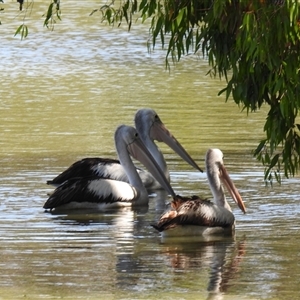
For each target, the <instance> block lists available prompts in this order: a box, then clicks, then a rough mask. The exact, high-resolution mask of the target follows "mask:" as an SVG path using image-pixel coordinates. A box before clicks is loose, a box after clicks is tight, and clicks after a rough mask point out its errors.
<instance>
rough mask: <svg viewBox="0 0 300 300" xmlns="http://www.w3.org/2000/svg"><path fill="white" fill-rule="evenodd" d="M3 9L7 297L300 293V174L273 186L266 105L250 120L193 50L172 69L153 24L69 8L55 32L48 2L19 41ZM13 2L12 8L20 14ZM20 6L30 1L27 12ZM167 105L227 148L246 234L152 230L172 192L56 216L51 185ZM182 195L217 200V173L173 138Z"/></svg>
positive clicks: (0, 290)
mask: <svg viewBox="0 0 300 300" xmlns="http://www.w3.org/2000/svg"><path fill="white" fill-rule="evenodd" d="M5 5H6V11H7V12H8V11H9V12H10V13H6V14H5V15H3V18H2V15H1V21H2V23H3V25H1V26H2V27H1V28H2V30H3V31H2V40H1V54H0V56H1V67H2V72H1V75H2V76H1V84H2V88H1V95H2V97H1V105H0V115H1V119H0V129H1V130H0V146H1V147H0V159H1V167H2V168H1V170H2V171H1V175H0V178H1V186H0V199H1V204H0V208H1V209H0V236H1V238H0V239H1V243H0V249H1V258H0V270H1V281H0V299H21V298H22V299H23V298H28V299H61V298H64V299H157V298H161V299H225V300H226V299H298V298H299V295H298V294H299V293H298V286H299V251H298V249H299V239H298V232H299V224H298V223H299V222H298V220H299V212H300V210H299V208H298V203H299V198H300V196H299V182H300V180H299V177H296V178H293V179H290V180H285V181H284V182H283V184H282V186H278V185H277V184H275V185H274V186H273V187H266V186H265V184H264V182H263V168H262V166H261V165H260V164H259V163H258V162H256V161H255V160H254V159H253V157H252V154H251V151H252V150H253V149H254V148H255V146H256V144H257V143H258V142H259V140H260V139H262V138H263V137H264V135H263V131H262V128H263V124H264V120H265V117H266V111H267V110H266V108H263V109H262V110H261V111H259V112H257V113H254V114H250V115H249V116H248V117H247V116H246V114H245V112H241V108H238V107H236V106H235V104H234V103H232V102H231V101H229V102H228V103H226V104H225V103H224V97H222V96H221V97H217V96H216V95H217V93H218V91H219V90H220V89H221V88H222V87H223V86H224V83H223V82H220V81H219V80H218V79H212V78H210V77H209V76H206V73H207V72H208V70H209V69H208V66H207V62H206V61H205V60H203V59H202V58H201V57H195V56H188V57H185V58H183V61H182V63H180V64H177V65H176V66H174V67H172V69H171V72H168V71H166V70H165V68H164V51H162V50H161V49H160V48H159V47H158V48H156V49H155V51H154V52H152V53H151V54H150V53H148V52H147V47H146V42H147V39H148V36H147V27H146V26H142V25H137V26H134V27H133V30H132V31H131V32H129V33H128V32H127V31H126V30H124V28H109V27H107V26H105V25H104V24H99V22H98V19H97V17H96V16H94V17H92V18H91V17H88V14H89V12H90V11H91V10H92V9H93V8H95V4H94V3H93V2H91V1H88V2H85V7H84V8H82V7H80V5H79V4H77V2H75V1H68V3H66V4H64V7H63V9H64V16H63V22H62V23H58V24H57V26H56V27H55V30H54V31H53V32H50V31H47V30H46V29H44V28H43V27H42V23H41V19H40V16H41V14H42V13H41V12H44V11H45V7H46V6H47V5H46V4H43V3H40V2H37V3H35V8H37V12H36V13H34V12H33V13H32V15H31V17H30V23H29V24H27V25H29V26H30V28H32V29H31V30H32V32H31V33H30V35H29V38H28V39H27V40H25V41H22V42H21V41H20V40H19V39H17V38H13V33H14V30H15V29H14V28H16V26H17V24H18V20H19V19H18V18H16V19H14V16H15V11H12V9H13V8H15V6H17V4H16V3H13V2H12V3H8V4H5ZM9 9H10V10H9ZM16 9H17V8H16ZM141 107H152V108H154V109H155V110H156V111H157V113H158V114H159V116H160V117H161V119H162V120H163V122H164V123H165V124H166V126H167V127H168V128H169V129H170V130H171V132H172V133H173V134H174V135H175V136H176V137H177V138H178V139H179V140H180V142H181V143H182V144H183V145H184V146H185V148H186V149H187V150H188V151H189V153H190V154H191V155H192V156H193V158H194V159H195V160H196V161H197V162H198V163H199V165H200V166H202V167H203V166H204V155H205V151H206V150H207V149H208V148H209V147H219V148H221V149H222V150H223V152H224V155H225V163H226V166H227V169H228V171H229V173H230V175H231V177H232V179H233V180H234V182H235V184H236V186H237V187H238V188H239V190H240V193H241V195H242V197H243V199H244V201H245V204H246V207H247V214H246V215H243V214H242V212H240V211H239V209H238V208H237V207H236V206H235V205H234V204H233V203H232V202H231V201H230V204H231V206H232V208H233V213H234V214H235V216H236V220H237V226H236V235H235V237H234V238H233V239H219V240H214V239H213V240H200V241H199V240H192V239H188V240H180V239H177V240H173V241H164V240H162V239H161V238H160V236H159V235H158V234H157V233H156V232H155V231H154V229H153V228H152V227H151V226H150V224H151V223H152V222H154V221H155V220H156V219H157V218H158V217H159V216H160V214H161V213H162V212H163V210H164V207H165V203H166V202H168V198H167V196H166V195H165V194H164V193H158V194H157V195H156V196H155V197H152V198H151V199H150V202H149V208H148V209H143V210H138V211H132V210H130V209H125V210H120V211H114V212H110V213H106V214H98V213H93V212H84V213H80V214H79V213H77V214H76V213H70V214H50V213H45V212H44V210H43V209H42V206H43V204H44V202H45V201H46V200H47V193H49V192H51V191H52V189H51V188H50V187H49V186H47V185H46V184H45V182H46V180H49V179H52V178H53V177H54V176H56V175H57V174H58V173H59V172H61V171H62V170H64V169H65V168H66V167H67V166H69V165H70V164H71V163H73V162H74V161H76V160H78V159H80V158H83V157H89V156H90V157H91V156H103V157H113V158H115V157H116V154H115V149H114V143H113V132H114V130H115V128H116V126H118V125H119V124H121V123H125V124H129V125H130V124H133V116H134V113H135V111H136V110H137V109H138V108H141ZM159 146H160V148H161V149H162V151H163V152H164V153H165V158H166V160H167V162H168V165H169V169H170V170H171V180H172V185H173V187H174V189H175V191H176V192H177V193H180V194H184V195H192V194H200V195H202V196H204V197H211V195H210V191H209V189H208V185H207V181H206V176H205V173H204V174H200V173H198V172H195V171H194V170H192V169H191V168H190V166H188V165H186V163H184V162H183V161H181V160H180V159H179V158H178V157H177V156H176V155H175V154H174V153H172V151H171V150H170V149H168V148H167V146H165V145H163V144H162V145H159Z"/></svg>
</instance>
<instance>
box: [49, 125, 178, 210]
mask: <svg viewBox="0 0 300 300" xmlns="http://www.w3.org/2000/svg"><path fill="white" fill-rule="evenodd" d="M114 139H115V147H116V150H117V153H118V156H119V160H120V163H121V165H122V166H123V168H124V170H125V172H126V175H127V176H128V179H129V183H127V182H123V181H118V180H113V179H105V178H99V177H97V176H91V177H85V178H79V179H76V178H73V179H70V180H68V181H66V182H64V183H63V184H62V185H60V186H59V187H57V188H56V190H55V191H54V192H53V194H52V195H51V196H50V197H49V199H48V200H47V201H46V203H45V204H44V208H45V209H50V210H52V209H54V208H55V209H56V208H57V209H76V208H77V209H78V208H80V209H82V208H91V209H94V208H97V209H100V210H104V209H107V208H116V207H123V206H139V205H147V204H148V192H147V190H146V188H145V187H144V185H143V183H142V180H141V178H140V177H139V175H138V173H137V171H136V168H135V166H134V165H133V162H132V160H131V157H130V155H131V156H132V157H134V158H135V159H137V160H139V161H140V162H141V163H142V164H143V165H144V166H145V167H146V168H148V170H149V171H150V172H151V174H152V175H153V176H154V177H155V178H156V179H157V180H158V181H159V182H160V184H161V185H162V186H163V187H164V188H165V189H166V191H167V192H168V193H169V194H171V195H172V196H175V193H174V191H173V189H172V187H171V185H170V183H169V181H168V180H167V179H166V177H165V175H164V173H163V172H162V170H161V169H160V167H159V166H158V164H157V163H156V161H155V160H154V158H153V157H152V156H151V154H150V152H149V151H148V150H147V148H146V147H145V145H144V144H143V142H142V141H141V139H140V138H139V136H138V133H137V131H136V129H135V128H133V127H131V126H125V125H121V126H119V127H118V128H117V130H116V132H115V136H114Z"/></svg>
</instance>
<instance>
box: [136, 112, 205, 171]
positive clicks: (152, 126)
mask: <svg viewBox="0 0 300 300" xmlns="http://www.w3.org/2000/svg"><path fill="white" fill-rule="evenodd" d="M135 126H136V128H137V130H138V132H139V134H140V135H141V139H142V140H143V141H144V143H145V145H146V146H147V148H148V149H149V151H150V152H151V153H152V155H153V156H154V153H153V152H152V149H153V146H154V145H155V144H154V143H153V140H157V141H158V142H164V143H166V144H167V145H168V146H169V147H170V148H171V149H173V151H175V152H176V153H178V155H180V157H181V158H182V159H184V160H185V161H186V162H187V163H188V164H190V165H191V166H192V167H194V168H195V169H197V170H199V171H200V172H203V171H202V169H201V168H200V167H199V166H198V165H197V164H196V162H195V161H194V160H193V159H192V158H191V156H190V155H189V154H188V153H187V152H186V150H185V149H184V148H183V146H182V145H181V144H180V143H179V142H178V141H177V139H176V138H175V137H174V136H173V135H172V134H171V132H170V131H169V130H168V129H167V128H166V126H165V125H164V123H163V122H162V121H161V119H160V118H159V116H158V115H157V113H156V112H155V111H154V110H153V109H151V108H143V109H139V110H138V111H137V112H136V115H135ZM154 151H155V150H154ZM156 151H157V150H156ZM159 164H160V163H159Z"/></svg>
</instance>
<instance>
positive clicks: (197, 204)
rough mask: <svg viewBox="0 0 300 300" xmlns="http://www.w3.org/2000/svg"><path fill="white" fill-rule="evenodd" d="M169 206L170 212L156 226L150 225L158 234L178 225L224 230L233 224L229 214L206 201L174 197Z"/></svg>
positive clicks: (231, 215)
mask: <svg viewBox="0 0 300 300" xmlns="http://www.w3.org/2000/svg"><path fill="white" fill-rule="evenodd" d="M171 206H172V208H173V209H172V210H170V211H167V212H166V213H164V214H163V215H162V216H161V218H160V220H159V221H158V223H157V224H152V226H153V227H154V228H155V229H157V230H158V231H160V232H161V231H164V230H167V229H170V228H174V227H176V226H179V225H181V226H184V225H196V226H206V227H224V228H225V227H229V226H232V225H233V223H234V216H233V214H232V213H231V212H229V211H228V210H227V209H225V208H223V207H219V206H217V205H215V204H214V203H213V202H210V201H208V200H202V199H199V198H197V199H196V198H195V197H193V198H192V199H190V200H188V199H187V198H182V197H179V196H176V198H175V199H174V200H173V201H172V204H171Z"/></svg>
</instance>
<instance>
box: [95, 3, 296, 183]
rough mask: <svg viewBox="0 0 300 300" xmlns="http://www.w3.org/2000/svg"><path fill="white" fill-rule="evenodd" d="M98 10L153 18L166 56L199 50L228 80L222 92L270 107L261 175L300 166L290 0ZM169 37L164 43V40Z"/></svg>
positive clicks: (251, 107) (113, 16) (111, 18)
mask: <svg viewBox="0 0 300 300" xmlns="http://www.w3.org/2000/svg"><path fill="white" fill-rule="evenodd" d="M118 3H119V4H120V6H118V7H115V5H114V4H115V3H114V2H112V3H111V4H110V5H105V6H103V7H101V8H100V11H101V12H102V15H103V20H106V21H108V22H109V23H110V24H118V25H120V24H121V23H122V22H123V20H125V21H126V22H127V24H128V25H129V29H130V27H131V26H132V20H133V19H134V18H135V20H137V19H138V18H141V20H142V21H145V20H146V19H149V18H150V20H151V23H150V24H151V25H150V32H151V35H152V45H153V46H155V44H156V41H157V40H160V42H161V43H162V44H163V45H165V44H167V55H166V64H167V65H168V64H169V58H172V59H173V60H180V58H181V57H182V55H184V54H186V53H188V52H191V51H193V52H202V54H203V55H204V56H205V57H207V58H208V62H209V65H210V66H211V70H210V73H211V75H213V76H219V77H221V78H225V79H226V83H227V86H226V87H225V88H224V89H223V90H221V91H220V93H219V94H222V93H224V94H225V97H226V100H228V99H229V98H230V97H232V98H233V100H234V101H235V102H236V103H237V104H238V105H239V106H241V107H242V108H243V109H245V110H246V111H247V112H252V111H255V110H257V109H259V108H260V107H261V106H262V105H263V104H265V105H268V106H269V108H270V109H269V113H268V115H267V118H266V123H265V126H264V131H265V134H266V136H265V138H264V139H263V140H262V141H260V143H259V144H258V146H257V148H256V150H255V151H254V156H255V157H256V158H257V159H259V160H260V161H261V162H262V163H263V164H264V165H265V166H266V169H265V179H266V180H269V181H272V179H273V178H274V176H275V179H276V180H277V181H280V180H281V174H282V173H283V174H284V175H285V176H286V177H289V176H294V175H295V174H296V173H297V172H298V171H299V168H300V124H299V123H297V115H298V109H299V107H300V73H299V70H300V15H299V3H298V1H295V0H252V1H251V0H249V1H246V0H215V1H213V0H185V1H181V0H161V1H159V0H142V1H141V2H140V3H139V4H138V3H137V1H136V0H125V1H123V0H121V2H118ZM166 40H167V43H166Z"/></svg>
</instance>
